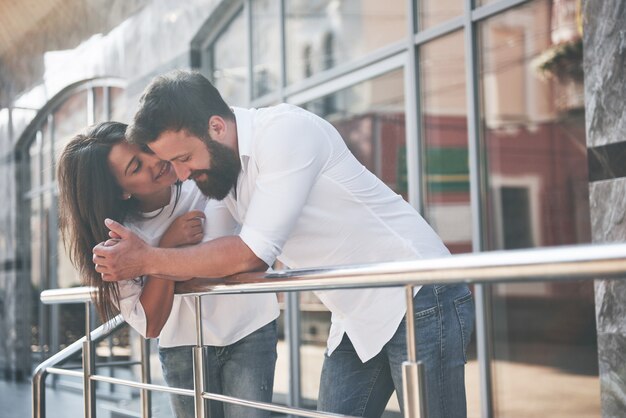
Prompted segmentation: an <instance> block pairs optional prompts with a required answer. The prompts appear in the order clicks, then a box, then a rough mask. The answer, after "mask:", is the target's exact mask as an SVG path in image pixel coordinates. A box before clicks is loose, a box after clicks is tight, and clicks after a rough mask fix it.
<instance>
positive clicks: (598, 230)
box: [583, 0, 626, 417]
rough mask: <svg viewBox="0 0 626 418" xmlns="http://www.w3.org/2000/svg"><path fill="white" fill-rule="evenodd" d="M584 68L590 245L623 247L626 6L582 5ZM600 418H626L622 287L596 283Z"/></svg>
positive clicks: (612, 0)
mask: <svg viewBox="0 0 626 418" xmlns="http://www.w3.org/2000/svg"><path fill="white" fill-rule="evenodd" d="M583 4H584V6H583V16H584V35H583V45H584V53H583V65H584V71H585V112H586V129H587V148H588V156H589V177H590V184H589V198H590V205H591V228H592V237H593V242H594V243H603V242H624V241H626V2H624V1H623V0H586V1H583ZM595 293H596V321H597V331H598V361H599V366H600V386H601V399H602V416H603V417H623V416H624V414H626V281H618V280H615V281H611V280H597V281H596V284H595Z"/></svg>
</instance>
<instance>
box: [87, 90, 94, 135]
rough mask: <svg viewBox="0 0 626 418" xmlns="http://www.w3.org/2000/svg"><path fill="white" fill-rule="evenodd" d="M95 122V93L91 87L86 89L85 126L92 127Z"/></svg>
mask: <svg viewBox="0 0 626 418" xmlns="http://www.w3.org/2000/svg"><path fill="white" fill-rule="evenodd" d="M95 120H96V92H95V91H94V87H93V86H91V87H89V89H87V125H88V126H89V125H93V124H94V122H95Z"/></svg>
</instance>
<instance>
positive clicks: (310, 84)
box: [285, 40, 406, 97]
mask: <svg viewBox="0 0 626 418" xmlns="http://www.w3.org/2000/svg"><path fill="white" fill-rule="evenodd" d="M405 51H406V40H403V41H399V42H395V43H393V44H390V45H388V46H386V47H383V48H380V49H378V50H376V51H374V52H372V53H370V54H368V55H366V56H364V57H361V58H358V59H354V60H351V61H349V62H346V63H344V64H340V65H337V66H335V67H333V68H331V69H329V70H327V71H323V72H320V73H318V74H315V75H313V76H311V77H309V78H307V79H305V80H302V81H298V82H296V83H294V84H290V85H287V86H286V87H285V90H286V91H285V95H286V96H287V97H289V96H292V95H296V94H300V93H302V92H305V91H308V90H311V89H314V88H316V87H319V86H322V85H325V84H328V83H332V82H333V81H334V80H336V79H339V78H344V77H346V76H349V75H350V74H354V73H357V72H360V71H362V70H363V69H366V68H368V67H372V66H374V65H376V64H378V63H381V62H384V61H387V60H389V59H393V58H394V57H397V56H398V55H402V54H403V53H404V52H405Z"/></svg>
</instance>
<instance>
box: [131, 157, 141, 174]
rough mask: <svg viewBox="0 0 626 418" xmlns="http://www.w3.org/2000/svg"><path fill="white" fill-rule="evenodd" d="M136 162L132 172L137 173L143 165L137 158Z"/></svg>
mask: <svg viewBox="0 0 626 418" xmlns="http://www.w3.org/2000/svg"><path fill="white" fill-rule="evenodd" d="M136 162H137V163H136V164H135V168H133V171H131V174H137V173H138V172H139V171H140V170H141V167H142V166H143V164H142V163H141V161H140V160H136Z"/></svg>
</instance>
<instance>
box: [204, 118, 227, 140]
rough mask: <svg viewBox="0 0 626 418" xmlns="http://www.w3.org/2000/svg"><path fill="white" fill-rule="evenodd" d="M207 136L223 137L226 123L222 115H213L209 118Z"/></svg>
mask: <svg viewBox="0 0 626 418" xmlns="http://www.w3.org/2000/svg"><path fill="white" fill-rule="evenodd" d="M208 129H209V138H213V139H218V140H219V139H223V138H224V136H225V135H226V130H227V125H226V120H224V118H223V117H221V116H217V115H213V116H211V118H210V119H209V128H208Z"/></svg>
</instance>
